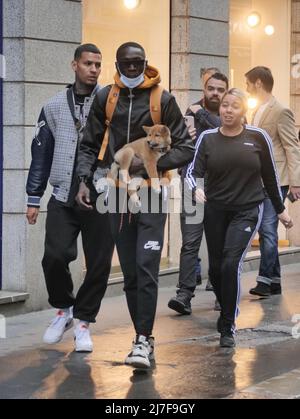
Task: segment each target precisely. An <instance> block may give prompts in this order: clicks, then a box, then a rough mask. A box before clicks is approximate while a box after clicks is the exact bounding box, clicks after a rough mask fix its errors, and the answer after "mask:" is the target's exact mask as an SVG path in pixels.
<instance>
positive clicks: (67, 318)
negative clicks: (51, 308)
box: [43, 310, 73, 345]
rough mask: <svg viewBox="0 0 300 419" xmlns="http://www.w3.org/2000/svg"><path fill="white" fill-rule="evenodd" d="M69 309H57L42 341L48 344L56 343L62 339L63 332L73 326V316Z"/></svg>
mask: <svg viewBox="0 0 300 419" xmlns="http://www.w3.org/2000/svg"><path fill="white" fill-rule="evenodd" d="M71 312H72V311H71V310H70V311H68V312H67V311H63V310H59V311H58V312H57V315H56V317H55V318H54V319H53V320H52V322H51V323H50V326H49V327H48V328H47V330H46V332H45V334H44V337H43V341H44V342H45V343H48V344H50V345H51V344H54V343H58V342H60V341H61V340H62V337H63V335H64V333H65V332H66V331H67V330H69V329H70V328H71V327H72V326H73V316H72V314H71Z"/></svg>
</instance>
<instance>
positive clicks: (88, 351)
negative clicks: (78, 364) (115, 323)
mask: <svg viewBox="0 0 300 419" xmlns="http://www.w3.org/2000/svg"><path fill="white" fill-rule="evenodd" d="M75 352H81V353H91V352H93V348H80V347H79V348H77V347H76V346H75Z"/></svg>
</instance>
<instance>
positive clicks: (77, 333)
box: [74, 323, 93, 352]
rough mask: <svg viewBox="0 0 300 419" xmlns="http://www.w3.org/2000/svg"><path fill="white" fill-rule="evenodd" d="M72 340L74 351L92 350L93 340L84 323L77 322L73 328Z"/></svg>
mask: <svg viewBox="0 0 300 419" xmlns="http://www.w3.org/2000/svg"><path fill="white" fill-rule="evenodd" d="M74 341H75V351H76V352H93V342H92V339H91V335H90V331H89V327H88V326H87V325H85V324H84V323H79V324H78V325H77V326H76V327H75V330H74Z"/></svg>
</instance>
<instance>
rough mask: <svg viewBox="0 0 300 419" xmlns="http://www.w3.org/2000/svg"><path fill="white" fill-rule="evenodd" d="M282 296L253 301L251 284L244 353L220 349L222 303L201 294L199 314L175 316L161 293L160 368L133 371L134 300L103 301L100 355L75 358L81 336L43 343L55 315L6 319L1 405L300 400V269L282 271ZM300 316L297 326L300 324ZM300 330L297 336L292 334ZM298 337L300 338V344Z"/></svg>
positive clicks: (0, 348) (0, 357) (248, 278)
mask: <svg viewBox="0 0 300 419" xmlns="http://www.w3.org/2000/svg"><path fill="white" fill-rule="evenodd" d="M283 277H284V283H283V291H284V293H283V295H282V296H272V297H270V298H268V299H259V298H257V297H253V296H250V295H249V294H248V290H249V288H251V287H252V286H253V285H254V282H255V273H254V272H249V273H246V274H244V275H243V279H242V284H243V294H242V302H241V315H240V317H239V320H238V329H239V332H238V335H237V347H236V348H235V349H234V350H232V349H221V348H219V345H218V343H219V335H218V334H217V333H216V327H215V325H216V320H217V318H218V313H216V312H214V311H213V306H214V295H213V293H211V292H206V291H205V290H204V288H205V284H203V285H202V286H201V287H198V288H197V291H196V296H195V298H194V299H193V302H192V307H193V314H192V315H191V316H180V315H177V314H176V313H175V312H173V311H171V310H170V309H168V307H167V303H168V300H169V298H171V297H172V296H173V295H174V293H175V284H176V282H177V277H176V276H174V287H173V288H160V290H159V303H158V310H157V319H156V324H155V339H156V365H154V366H153V368H152V369H151V371H148V372H140V371H135V370H132V369H131V368H130V367H127V366H125V365H124V363H123V362H124V359H125V356H126V354H127V353H128V352H129V351H130V348H131V341H132V338H133V336H134V331H133V329H132V325H131V321H130V318H129V314H128V311H127V306H126V301H125V297H124V296H121V297H111V298H106V299H104V301H103V304H102V308H101V311H100V314H99V316H98V321H97V324H96V325H93V326H91V331H92V335H93V341H94V352H93V353H92V354H78V353H75V352H73V347H74V346H73V337H72V332H71V331H69V332H67V333H66V334H65V336H64V339H63V341H62V342H61V343H60V344H57V345H54V346H47V345H44V344H43V343H42V335H43V333H44V330H45V328H46V327H47V325H48V323H49V321H50V319H51V318H52V317H53V315H54V314H55V311H54V310H46V311H42V312H37V313H31V314H26V315H21V316H16V317H10V318H7V319H6V332H7V338H6V339H0V399H4V398H10V399H15V398H16V399H17V398H26V399H31V398H33V399H45V398H51V399H53V398H58V399H61V398H62V399H65V398H68V399H77V398H84V399H94V398H98V399H143V398H145V399H185V398H188V399H190V398H192V399H203V398H216V399H218V398H271V399H272V398H300V355H299V354H300V339H295V338H294V337H293V336H292V332H293V331H294V334H296V335H297V334H298V333H299V335H300V264H295V265H288V266H285V267H283ZM297 314H299V316H298V317H297V318H296V317H294V320H296V321H297V323H298V324H297V323H293V321H292V318H293V316H295V315H297ZM293 328H294V329H293ZM295 337H297V336H295Z"/></svg>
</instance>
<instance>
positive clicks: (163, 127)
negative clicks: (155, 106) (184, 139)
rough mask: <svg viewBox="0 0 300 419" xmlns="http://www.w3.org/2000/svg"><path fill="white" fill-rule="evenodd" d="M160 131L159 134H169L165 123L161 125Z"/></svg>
mask: <svg viewBox="0 0 300 419" xmlns="http://www.w3.org/2000/svg"><path fill="white" fill-rule="evenodd" d="M160 132H161V135H170V130H169V128H168V127H167V126H166V125H163V126H162V128H161V130H160Z"/></svg>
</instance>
